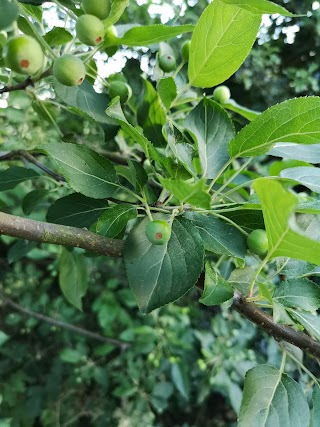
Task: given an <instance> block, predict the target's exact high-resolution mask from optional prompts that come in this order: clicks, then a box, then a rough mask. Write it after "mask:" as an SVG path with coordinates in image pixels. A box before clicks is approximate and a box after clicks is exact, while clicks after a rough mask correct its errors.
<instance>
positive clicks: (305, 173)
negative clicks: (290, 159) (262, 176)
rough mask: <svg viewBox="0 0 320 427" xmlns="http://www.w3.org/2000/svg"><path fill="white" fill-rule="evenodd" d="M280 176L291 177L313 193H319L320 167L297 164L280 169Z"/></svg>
mask: <svg viewBox="0 0 320 427" xmlns="http://www.w3.org/2000/svg"><path fill="white" fill-rule="evenodd" d="M280 177H281V178H286V179H292V180H294V181H297V182H299V184H302V185H303V186H305V187H307V188H309V189H310V190H311V191H314V192H315V193H320V169H319V168H315V167H311V166H310V167H308V166H298V167H295V168H289V169H285V170H283V171H281V173H280Z"/></svg>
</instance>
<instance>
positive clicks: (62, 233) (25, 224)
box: [0, 212, 320, 359]
mask: <svg viewBox="0 0 320 427" xmlns="http://www.w3.org/2000/svg"><path fill="white" fill-rule="evenodd" d="M0 234H5V235H7V236H12V237H18V238H21V239H26V240H32V241H35V242H40V243H52V244H56V245H66V246H72V247H78V248H83V249H86V250H88V251H90V252H95V253H97V254H99V255H105V256H111V257H118V258H119V257H122V256H123V245H124V242H123V240H115V239H109V238H106V237H103V236H99V235H98V234H95V233H92V232H90V231H87V230H83V229H80V228H75V227H67V226H64V225H58V224H51V223H46V222H40V221H34V220H31V219H25V218H21V217H18V216H14V215H9V214H5V213H3V212H0ZM197 286H198V287H199V288H202V289H203V277H200V279H199V283H198V284H197ZM232 307H233V309H234V310H236V311H238V312H239V313H240V314H242V315H243V316H244V317H246V318H247V319H249V320H250V321H251V322H253V323H255V324H256V325H258V326H259V327H261V328H262V329H264V330H265V331H266V332H267V333H268V334H269V335H271V336H273V337H274V338H275V339H276V340H277V341H286V342H289V343H291V344H293V345H295V346H297V347H299V348H301V349H302V350H305V351H307V352H308V353H310V354H312V355H313V356H314V357H316V358H318V359H320V342H318V341H316V340H314V339H313V338H311V337H309V336H308V335H307V334H305V333H302V332H298V331H295V330H294V329H293V328H291V327H290V326H286V325H280V324H277V323H274V321H273V319H272V317H271V316H270V315H269V314H267V313H265V312H264V311H263V310H261V309H260V308H259V307H257V306H256V305H255V304H254V303H249V302H247V301H246V300H245V298H244V297H243V296H242V295H240V294H239V293H236V295H235V297H234V302H233V306H232Z"/></svg>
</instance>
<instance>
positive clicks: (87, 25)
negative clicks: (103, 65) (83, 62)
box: [76, 15, 105, 46]
mask: <svg viewBox="0 0 320 427" xmlns="http://www.w3.org/2000/svg"><path fill="white" fill-rule="evenodd" d="M76 34H77V37H78V39H79V40H80V41H81V42H82V43H84V44H86V45H88V46H96V45H98V44H100V43H101V42H102V40H103V39H104V34H105V28H104V25H103V23H102V21H100V19H99V18H97V17H96V16H94V15H82V16H80V18H78V19H77V23H76Z"/></svg>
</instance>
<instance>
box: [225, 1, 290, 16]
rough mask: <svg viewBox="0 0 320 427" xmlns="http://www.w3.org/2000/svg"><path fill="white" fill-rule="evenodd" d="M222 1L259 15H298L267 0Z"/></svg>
mask: <svg viewBox="0 0 320 427" xmlns="http://www.w3.org/2000/svg"><path fill="white" fill-rule="evenodd" d="M222 1H223V2H224V3H226V4H234V5H237V6H239V7H242V8H243V9H246V10H248V11H249V12H252V13H261V14H265V13H267V14H273V13H278V14H279V15H282V16H291V17H294V16H299V15H294V14H293V13H291V12H289V11H288V10H286V9H285V8H284V7H282V6H279V5H277V4H275V3H272V2H270V1H267V0H222Z"/></svg>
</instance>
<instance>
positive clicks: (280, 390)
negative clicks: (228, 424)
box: [238, 365, 310, 427]
mask: <svg viewBox="0 0 320 427" xmlns="http://www.w3.org/2000/svg"><path fill="white" fill-rule="evenodd" d="M309 418H310V413H309V407H308V403H307V401H306V398H305V396H304V394H303V391H302V389H301V387H300V386H299V384H298V383H296V382H295V381H294V380H293V379H292V378H290V377H289V376H288V375H286V374H284V373H283V372H281V371H279V370H278V369H277V368H275V367H274V366H271V365H260V366H257V367H255V368H253V369H250V370H249V371H248V372H247V374H246V377H245V382H244V390H243V398H242V402H241V408H240V415H239V424H238V426H239V427H249V426H250V427H251V426H252V427H253V426H254V427H293V426H294V427H307V426H308V422H309Z"/></svg>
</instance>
